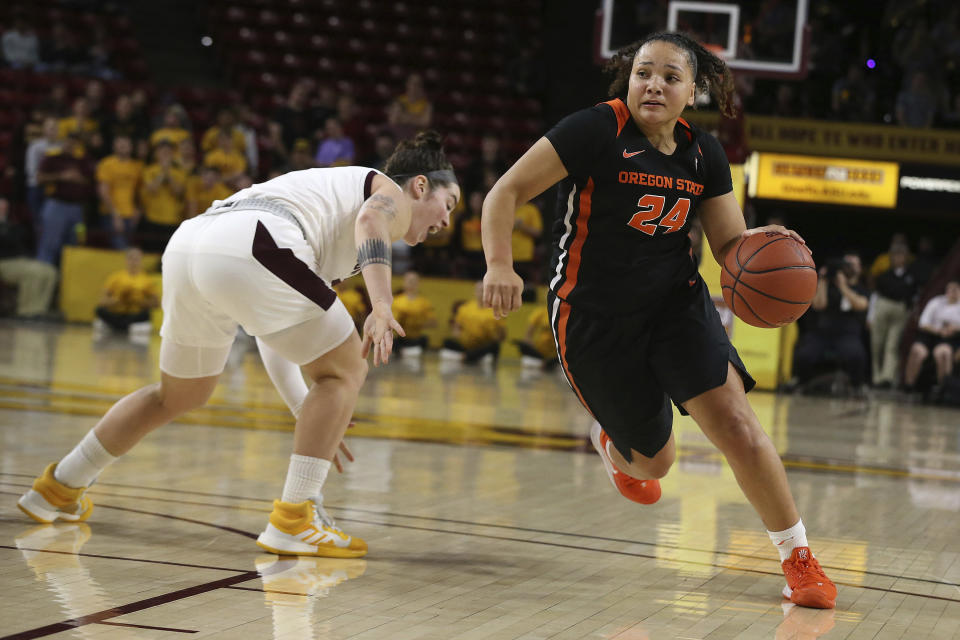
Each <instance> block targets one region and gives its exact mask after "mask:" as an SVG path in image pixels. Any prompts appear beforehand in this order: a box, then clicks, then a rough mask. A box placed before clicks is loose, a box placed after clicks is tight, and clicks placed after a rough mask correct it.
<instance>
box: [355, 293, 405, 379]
mask: <svg viewBox="0 0 960 640" xmlns="http://www.w3.org/2000/svg"><path fill="white" fill-rule="evenodd" d="M394 331H396V332H397V333H398V334H399V335H401V336H405V335H407V334H406V333H405V332H404V331H403V327H401V326H400V323H399V322H397V321H396V319H395V318H394V317H393V311H391V309H390V305H389V304H387V303H386V302H374V303H373V311H371V312H370V315H368V316H367V319H366V320H365V321H364V323H363V346H362V350H361V352H360V355H361V356H363V357H364V358H366V357H367V354H368V353H370V347H373V366H375V367H376V366H379V365H380V364H387V361H388V360H389V359H390V354H391V353H392V352H393V332H394Z"/></svg>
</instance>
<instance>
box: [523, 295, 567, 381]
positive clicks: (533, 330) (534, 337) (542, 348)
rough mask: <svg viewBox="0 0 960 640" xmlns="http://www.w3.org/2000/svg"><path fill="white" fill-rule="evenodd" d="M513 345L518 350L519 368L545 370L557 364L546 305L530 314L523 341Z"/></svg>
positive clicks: (555, 348)
mask: <svg viewBox="0 0 960 640" xmlns="http://www.w3.org/2000/svg"><path fill="white" fill-rule="evenodd" d="M514 343H515V344H516V345H517V348H518V349H520V364H521V366H524V367H528V368H535V369H547V368H550V367H553V366H554V365H556V364H557V363H558V362H559V360H558V359H557V346H556V343H555V342H554V338H553V329H552V328H551V326H550V316H549V315H548V314H547V307H546V305H538V306H537V308H536V309H534V310H533V311H532V312H531V313H530V316H529V317H528V318H527V333H526V335H525V336H524V338H523V340H515V341H514Z"/></svg>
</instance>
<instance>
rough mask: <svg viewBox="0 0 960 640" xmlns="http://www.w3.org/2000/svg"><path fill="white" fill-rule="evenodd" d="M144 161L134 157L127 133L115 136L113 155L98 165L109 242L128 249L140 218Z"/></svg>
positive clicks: (98, 185) (101, 208)
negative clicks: (138, 201)
mask: <svg viewBox="0 0 960 640" xmlns="http://www.w3.org/2000/svg"><path fill="white" fill-rule="evenodd" d="M142 175H143V163H142V162H140V161H139V160H137V159H136V158H134V157H133V141H132V140H131V139H130V138H128V137H126V136H117V137H116V138H114V140H113V155H111V156H107V157H106V158H104V159H103V160H101V161H100V163H99V164H98V165H97V193H98V195H99V196H100V213H101V214H102V215H103V216H104V218H103V222H104V225H105V226H106V227H107V228H108V229H109V231H110V246H112V247H113V248H114V249H126V248H127V246H128V245H129V243H130V239H131V238H132V237H133V232H134V230H135V229H136V228H137V223H138V222H139V221H140V207H139V206H137V191H138V189H139V188H140V178H141V176H142Z"/></svg>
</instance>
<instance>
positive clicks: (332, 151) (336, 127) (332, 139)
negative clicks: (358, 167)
mask: <svg viewBox="0 0 960 640" xmlns="http://www.w3.org/2000/svg"><path fill="white" fill-rule="evenodd" d="M323 128H324V132H325V133H326V136H325V137H324V139H323V142H321V143H320V146H319V147H318V148H317V155H316V156H315V157H314V159H313V161H314V162H315V163H316V165H317V166H318V167H342V166H346V165H350V164H353V158H354V155H355V151H354V147H353V140H351V139H350V138H348V137H347V135H346V134H345V133H344V131H343V127H342V126H341V124H340V121H339V120H338V119H337V118H335V117H332V116H331V117H329V118H327V122H326V124H324V125H323Z"/></svg>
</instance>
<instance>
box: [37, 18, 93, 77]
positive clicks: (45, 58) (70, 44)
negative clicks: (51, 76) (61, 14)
mask: <svg viewBox="0 0 960 640" xmlns="http://www.w3.org/2000/svg"><path fill="white" fill-rule="evenodd" d="M40 60H41V64H40V66H39V67H38V68H39V70H41V71H66V72H77V71H81V70H83V68H84V67H85V66H86V64H87V62H88V60H87V55H86V53H85V52H84V51H83V48H82V47H81V46H80V44H79V43H78V42H77V36H76V34H75V33H74V32H73V30H71V29H68V28H67V27H66V25H64V24H63V23H62V22H54V23H53V26H52V27H51V28H50V35H49V36H48V37H47V38H45V39H44V41H43V42H42V43H41V45H40Z"/></svg>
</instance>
